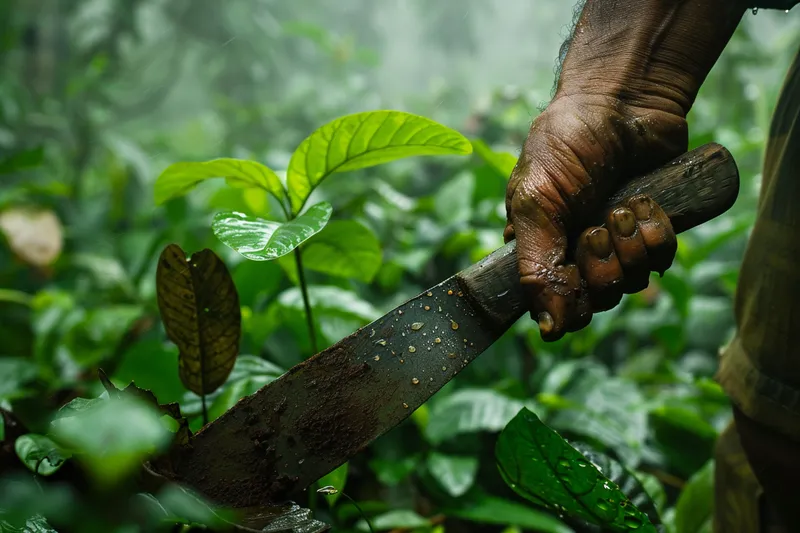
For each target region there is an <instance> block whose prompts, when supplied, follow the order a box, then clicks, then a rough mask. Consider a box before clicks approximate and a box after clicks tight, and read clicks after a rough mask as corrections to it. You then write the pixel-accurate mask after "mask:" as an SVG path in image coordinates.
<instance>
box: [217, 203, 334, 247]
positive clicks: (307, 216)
mask: <svg viewBox="0 0 800 533" xmlns="http://www.w3.org/2000/svg"><path fill="white" fill-rule="evenodd" d="M332 212H333V208H332V207H331V204H329V203H328V202H321V203H319V204H316V205H313V206H311V207H310V208H309V209H308V211H306V212H305V213H303V214H302V215H300V216H299V217H297V218H295V219H294V220H291V221H289V222H275V221H272V220H264V219H263V218H258V217H253V216H249V215H245V214H244V213H235V212H228V213H218V214H216V215H215V216H214V221H213V222H212V223H211V229H212V230H213V231H214V235H216V236H217V238H218V239H219V240H220V241H222V243H223V244H225V246H228V247H230V248H232V249H234V250H236V251H237V252H239V253H240V254H242V255H243V256H244V257H246V258H247V259H250V260H252V261H271V260H272V259H277V258H279V257H282V256H284V255H286V254H288V253H290V252H291V251H292V250H294V249H295V248H297V247H298V246H300V245H301V244H303V243H304V242H305V241H307V240H308V239H310V238H311V237H313V236H314V235H316V234H317V233H319V232H320V231H321V230H322V228H324V227H325V225H326V224H327V223H328V220H330V218H331V213H332Z"/></svg>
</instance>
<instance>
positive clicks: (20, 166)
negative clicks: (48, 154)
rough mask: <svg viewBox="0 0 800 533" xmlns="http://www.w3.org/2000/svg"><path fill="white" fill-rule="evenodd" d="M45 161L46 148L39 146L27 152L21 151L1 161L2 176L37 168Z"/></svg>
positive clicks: (0, 172) (0, 174)
mask: <svg viewBox="0 0 800 533" xmlns="http://www.w3.org/2000/svg"><path fill="white" fill-rule="evenodd" d="M43 161H44V147H42V146H37V147H36V148H30V149H27V150H19V151H17V152H14V153H13V154H11V155H9V156H7V157H4V158H3V159H0V176H2V175H5V174H11V173H12V172H18V171H20V170H27V169H30V168H36V167H38V166H39V165H41V164H42V162H43Z"/></svg>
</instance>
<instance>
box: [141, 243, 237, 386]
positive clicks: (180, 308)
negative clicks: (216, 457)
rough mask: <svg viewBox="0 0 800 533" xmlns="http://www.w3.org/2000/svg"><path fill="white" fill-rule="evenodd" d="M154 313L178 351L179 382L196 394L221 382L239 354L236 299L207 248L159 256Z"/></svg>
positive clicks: (228, 277)
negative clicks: (157, 312)
mask: <svg viewBox="0 0 800 533" xmlns="http://www.w3.org/2000/svg"><path fill="white" fill-rule="evenodd" d="M156 291H157V293H158V309H159V311H160V312H161V320H162V322H163V323H164V329H166V331H167V336H168V337H169V339H170V340H171V341H172V342H174V343H175V345H176V346H177V347H178V350H179V355H178V369H179V374H180V378H181V381H182V382H183V384H184V385H185V386H186V388H187V389H189V390H191V391H192V392H194V393H195V394H201V395H202V394H209V393H211V392H214V391H215V390H216V389H217V388H219V386H220V385H222V384H223V383H225V381H226V380H227V379H228V375H229V374H230V373H231V370H232V369H233V365H234V363H235V362H236V356H237V355H238V354H239V340H240V338H241V333H242V324H241V323H242V316H241V308H240V307H239V295H238V293H237V292H236V286H235V285H234V284H233V278H231V275H230V273H229V272H228V269H227V268H226V267H225V263H223V262H222V260H221V259H220V258H219V257H217V255H216V254H215V253H214V252H212V251H211V250H209V249H205V250H203V251H201V252H199V253H196V254H193V255H192V257H191V258H190V259H187V258H186V254H185V252H184V251H183V250H182V249H181V248H180V246H178V245H177V244H170V245H169V246H167V247H166V248H165V249H164V251H163V252H162V253H161V257H159V259H158V269H157V270H156Z"/></svg>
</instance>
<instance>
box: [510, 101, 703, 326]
mask: <svg viewBox="0 0 800 533" xmlns="http://www.w3.org/2000/svg"><path fill="white" fill-rule="evenodd" d="M687 144H688V141H687V133H686V121H685V119H684V117H683V116H682V115H681V114H680V113H675V111H674V108H673V107H665V108H664V109H659V108H658V107H655V108H647V109H645V108H641V107H635V106H631V105H630V104H624V103H622V102H620V101H618V100H614V99H610V98H606V97H597V96H585V97H583V96H582V97H574V96H571V97H564V98H561V99H558V98H557V99H556V100H554V101H553V102H552V103H551V104H550V106H549V107H548V108H547V109H546V110H545V111H544V112H543V113H542V114H541V115H539V116H538V117H537V118H536V120H535V121H534V123H533V126H532V127H531V131H530V134H529V136H528V140H527V141H526V143H525V146H524V148H523V151H522V154H521V156H520V158H519V161H518V163H517V166H516V167H515V168H514V171H513V173H512V176H511V180H510V182H509V185H508V189H507V194H506V211H507V214H508V224H507V226H506V230H505V233H504V237H505V240H506V241H509V240H511V239H514V238H516V240H517V257H518V262H519V270H520V279H521V282H522V285H523V287H524V288H525V289H526V290H527V291H529V302H530V305H529V307H530V311H531V316H532V318H535V319H536V320H537V321H538V322H539V327H540V330H541V334H542V338H543V339H544V340H547V341H553V340H557V339H559V338H561V337H562V336H563V335H564V334H565V333H566V332H570V331H577V330H579V329H581V328H583V327H585V326H586V325H588V324H589V322H590V321H591V318H592V314H593V313H595V312H598V311H604V310H607V309H610V308H612V307H614V306H615V305H617V304H618V303H619V301H620V299H621V298H622V295H623V294H625V293H635V292H638V291H640V290H642V289H644V288H645V287H647V285H648V281H649V276H650V272H653V271H656V272H660V273H663V271H665V270H666V269H667V268H669V266H670V265H671V263H672V261H673V259H674V256H675V252H676V249H677V240H676V237H675V232H674V231H673V229H672V225H671V224H670V221H669V218H668V217H667V216H666V214H665V213H664V211H663V210H662V209H661V208H660V207H659V206H658V205H657V204H656V203H655V202H653V201H652V200H651V199H650V198H648V197H644V196H638V197H634V198H631V199H630V200H629V201H628V202H627V205H622V206H619V207H617V208H616V209H614V210H612V212H611V213H609V214H608V217H607V219H606V222H605V224H604V227H589V228H587V226H588V222H587V219H588V216H589V215H591V214H593V213H595V212H596V210H597V208H598V207H599V206H600V204H601V203H602V202H603V201H604V200H605V199H607V198H608V197H609V196H610V195H611V194H612V193H613V192H614V190H615V188H616V186H618V185H619V184H620V183H621V182H624V180H627V179H630V178H632V177H635V176H637V175H641V174H644V173H646V172H648V171H650V170H653V169H655V168H657V167H658V166H660V165H662V164H664V163H666V162H668V161H670V160H671V159H673V158H674V157H676V156H678V155H680V154H682V153H684V152H685V151H686V148H687ZM581 230H583V231H581Z"/></svg>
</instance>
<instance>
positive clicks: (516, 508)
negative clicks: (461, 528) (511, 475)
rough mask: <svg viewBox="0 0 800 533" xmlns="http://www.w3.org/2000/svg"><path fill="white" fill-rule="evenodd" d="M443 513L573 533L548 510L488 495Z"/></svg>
mask: <svg viewBox="0 0 800 533" xmlns="http://www.w3.org/2000/svg"><path fill="white" fill-rule="evenodd" d="M442 512H443V513H444V514H445V515H447V516H454V517H457V518H463V519H465V520H469V521H471V522H476V523H479V524H498V525H506V524H513V525H515V526H519V527H524V528H526V529H530V530H531V531H537V532H539V533H572V530H571V529H570V528H569V527H567V526H566V525H564V523H562V522H561V521H560V520H558V519H557V518H555V517H553V516H552V515H550V514H548V513H546V512H544V511H539V510H536V509H532V508H530V507H527V506H525V505H521V504H519V503H515V502H512V501H508V500H504V499H502V498H495V497H492V496H486V495H480V496H473V497H468V498H465V499H464V500H463V501H461V502H459V507H458V508H455V509H444V510H443V511H442Z"/></svg>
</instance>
